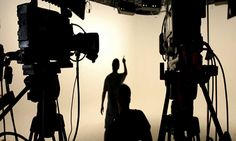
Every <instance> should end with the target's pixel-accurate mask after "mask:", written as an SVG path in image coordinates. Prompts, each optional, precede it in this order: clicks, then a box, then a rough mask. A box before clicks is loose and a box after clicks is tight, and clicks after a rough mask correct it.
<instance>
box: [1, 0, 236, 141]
mask: <svg viewBox="0 0 236 141" xmlns="http://www.w3.org/2000/svg"><path fill="white" fill-rule="evenodd" d="M2 3H3V2H2ZM2 3H1V4H2ZM41 3H44V4H48V5H49V6H48V7H42V6H41ZM14 4H15V3H13V2H12V4H8V5H11V7H13V6H14V7H15V8H16V11H15V12H16V14H15V16H16V18H17V21H13V22H15V25H14V26H17V31H16V32H15V33H16V36H17V40H11V42H16V43H15V44H18V47H11V48H10V47H8V46H7V45H6V41H4V39H5V38H3V36H0V37H1V38H0V81H1V95H0V110H1V111H0V124H1V125H0V126H1V127H0V140H1V141H10V140H15V141H22V140H24V141H47V140H53V141H57V140H58V141H69V140H73V141H78V140H80V141H100V140H101V141H102V140H104V141H116V140H117V141H153V140H157V141H166V140H168V141H171V140H175V141H203V140H206V141H231V140H234V138H235V139H236V137H235V131H232V130H230V129H235V127H234V126H235V125H233V124H231V122H230V121H231V118H230V117H231V116H230V115H231V113H230V111H233V110H231V109H230V108H232V107H233V106H232V103H229V101H230V102H233V101H232V100H230V99H229V98H228V93H227V87H226V86H227V85H226V82H227V80H226V76H227V73H225V71H224V67H223V65H224V64H223V63H222V62H221V57H224V56H222V54H221V56H220V57H219V56H218V55H217V53H216V52H215V48H214V47H212V46H211V44H213V45H215V44H214V40H213V38H210V33H211V32H210V29H211V28H210V27H211V26H209V25H210V24H209V23H210V22H209V21H210V20H209V19H210V18H209V17H210V16H211V15H210V14H211V13H209V11H210V10H212V11H213V10H215V9H217V8H215V9H214V7H226V8H224V10H225V13H226V14H225V17H224V18H225V19H224V20H225V21H228V22H227V23H226V24H229V22H230V20H231V21H233V20H235V17H236V1H235V0H42V1H40V0H28V2H25V1H24V2H22V3H20V4H17V5H14ZM93 4H95V5H96V6H95V8H96V7H100V14H99V10H97V11H98V12H97V13H98V16H96V15H95V16H94V17H95V18H89V19H88V20H89V21H90V22H91V26H90V27H88V26H87V28H91V29H90V30H92V32H87V31H86V30H85V28H84V27H83V26H81V24H80V23H76V22H75V21H80V22H81V23H83V22H85V21H86V20H87V17H86V15H87V14H92V12H93V10H96V9H95V8H94V7H93ZM1 7H4V6H3V5H1ZM51 7H55V9H56V10H55V9H53V8H51ZM107 7H108V8H110V9H109V10H110V11H111V13H112V12H113V11H115V12H114V14H116V15H117V17H114V16H113V18H114V19H111V18H112V16H106V15H105V14H107V15H108V14H111V13H108V12H102V11H103V10H104V9H106V8H107ZM9 8H10V7H9ZM93 8H94V9H93ZM6 9H7V7H6V8H4V9H3V10H0V12H1V13H2V15H4V16H2V15H1V17H0V33H1V32H4V31H5V30H4V28H5V27H11V26H12V25H11V24H10V23H9V25H8V23H7V24H4V22H3V18H2V17H7V16H9V17H11V15H10V14H7V13H6V11H5V10H6ZM226 9H227V10H226ZM112 10H113V11H112ZM115 18H117V19H115ZM9 19H10V18H9ZM74 19H77V20H74ZM150 19H151V20H150ZM134 21H136V22H134ZM150 21H151V22H152V21H158V24H156V23H151V22H150ZM100 22H101V24H100ZM149 24H150V27H148V25H149ZM213 24H217V23H212V25H213ZM143 25H145V26H143ZM203 25H204V27H203ZM93 26H94V28H93ZM97 27H98V28H97ZM99 27H102V28H99ZM212 27H214V26H212ZM234 27H235V25H234ZM222 28H226V27H222ZM76 29H78V30H76ZM203 29H206V31H205V32H203V31H202V30H203ZM130 30H134V31H130ZM218 30H220V29H218ZM218 30H217V31H218ZM78 31H79V32H78ZM118 33H122V35H121V34H118ZM152 33H153V34H152ZM106 34H108V36H106ZM149 34H150V35H149ZM219 34H221V33H217V35H219ZM222 34H223V33H222ZM235 34H236V33H235ZM153 35H155V36H153ZM4 36H6V37H7V36H8V34H6V35H5V32H4ZM212 36H213V35H212ZM229 36H230V35H229ZM8 38H11V37H8ZM119 38H120V39H119ZM220 38H221V40H224V39H223V38H227V37H220ZM227 39H228V38H227ZM212 40H213V42H211V43H210V41H212ZM150 42H154V43H150ZM106 46H107V47H106ZM117 46H119V47H117ZM140 46H144V47H140ZM151 46H153V47H151ZM9 48H10V49H9ZM14 48H15V50H14ZM225 50H227V49H224V51H225ZM217 51H218V52H221V51H219V50H217ZM224 51H222V52H224ZM227 51H228V50H227ZM153 52H154V53H153ZM152 53H153V54H152ZM224 55H225V54H224ZM152 56H154V57H152ZM119 57H122V59H120V61H119ZM226 57H227V55H226ZM233 57H234V56H232V58H233ZM114 58H115V59H114ZM84 59H85V60H84ZM231 61H232V59H231ZM109 63H110V66H112V72H111V73H109V69H110V68H108V67H107V66H109ZM232 63H233V62H232ZM80 64H82V65H80ZM86 64H87V65H86ZM104 64H105V65H104ZM227 65H228V64H227ZM19 66H20V67H21V70H20V71H17V72H16V71H15V70H17V69H18V70H19V68H15V67H19ZM81 66H82V67H81ZM85 67H87V68H88V69H86V70H85V69H84V68H85ZM230 67H233V64H231V65H230ZM120 68H124V72H120V70H119V69H120ZM151 69H153V70H151ZM156 69H157V70H156ZM72 70H73V71H72ZM228 70H229V68H228ZM228 70H227V72H230V71H231V70H230V71H228ZM64 71H70V72H73V73H74V76H75V78H70V76H71V74H70V73H67V74H66V75H64V74H63V73H64ZM232 71H233V69H232ZM80 72H81V73H80ZM106 73H109V75H107V74H106ZM68 74H70V75H68ZM233 74H234V72H232V78H231V79H233V78H234V77H233V76H234V75H233ZM60 75H64V77H66V78H67V79H68V80H69V81H70V82H69V83H68V81H63V79H61V78H62V77H61V76H60ZM218 75H220V76H223V77H222V79H217V76H218ZM15 76H16V77H17V78H19V76H21V77H20V78H22V80H17V83H21V82H22V84H23V88H20V91H18V90H19V88H18V89H17V90H15V89H14V88H15V86H16V85H21V84H16V83H15V81H16V80H15V79H14V77H15ZM101 77H102V78H101ZM104 78H105V79H104ZM86 79H87V80H86ZM154 79H155V80H154ZM80 80H82V83H80ZM219 80H222V82H220V83H218V81H219ZM61 84H67V85H69V86H71V87H72V90H71V91H72V92H69V91H68V90H64V88H65V87H67V86H64V85H61ZM219 84H221V85H223V86H222V87H223V88H221V90H218V85H219ZM85 85H86V87H84V86H85ZM231 85H234V84H232V83H231ZM12 86H14V87H12ZM21 86H22V85H21ZM222 89H223V90H222ZM233 89H234V87H233V86H232V87H230V90H231V91H232V90H233ZM80 90H82V91H80ZM218 91H219V92H218ZM76 92H77V93H76ZM65 93H66V94H65ZM70 93H72V96H71V95H70ZM152 93H153V94H152ZM220 93H223V94H220ZM229 93H233V92H230V91H229ZM91 94H93V95H91ZM62 95H63V98H61V96H62ZM75 95H76V96H77V103H76V104H75V101H74V97H75ZM218 95H219V98H217V97H218ZM198 97H201V100H202V102H201V104H202V105H205V106H202V107H201V105H197V104H195V103H196V102H198V101H199V100H198ZM222 97H224V98H225V101H223V100H222V99H223V98H222ZM229 97H233V96H231V95H230V96H229ZM234 97H235V96H234ZM24 99H27V100H24ZM68 99H69V100H70V99H71V101H69V102H68ZM218 99H219V101H220V102H219V103H217V102H218ZM22 101H24V102H22ZM222 101H223V102H222ZM26 102H27V103H28V105H30V104H32V105H33V104H34V105H35V106H34V112H31V111H24V110H26V109H23V108H19V109H20V110H18V109H17V110H15V109H16V108H17V107H19V106H20V105H21V104H22V103H26ZM105 102H107V105H105V104H104V103H105ZM222 103H223V104H222ZM64 104H67V107H66V106H65V105H64ZM73 104H75V105H77V107H76V108H74V109H73ZM218 104H221V107H218ZM59 105H60V106H59ZM68 105H69V106H68ZM94 105H95V106H94ZM145 105H146V106H145ZM147 105H148V106H147ZM222 105H223V106H222ZM59 107H60V108H59ZM222 107H226V108H224V109H223V108H222ZM66 108H67V109H66ZM99 108H100V109H99ZM200 108H202V109H200ZM75 109H76V110H75ZM195 109H196V111H200V112H198V113H200V114H202V113H205V114H204V116H202V115H200V117H199V116H198V114H195ZM199 109H200V110H199ZM222 109H223V110H222ZM21 110H23V111H24V112H25V113H27V112H29V113H30V115H34V116H32V117H31V116H28V115H26V114H25V116H24V117H27V120H28V119H30V121H27V124H29V125H27V126H25V127H29V128H28V129H25V128H24V133H21V127H18V126H17V125H18V122H19V120H17V119H20V120H22V122H23V121H24V120H26V119H24V118H22V117H19V116H16V115H18V114H17V113H16V111H17V112H20V111H21ZM73 110H74V111H73ZM220 110H222V111H224V112H218V111H220ZM23 111H22V112H23ZM234 111H235V110H234ZM99 112H100V113H99ZM86 114H87V115H86ZM234 114H236V113H232V115H234ZM64 115H66V116H64ZM94 115H96V116H94ZM222 115H223V117H224V118H222ZM84 121H86V122H84ZM83 122H84V123H83ZM230 125H231V127H230ZM92 127H94V128H92ZM203 128H204V130H203V131H202V129H203ZM83 130H84V131H86V132H87V133H86V135H85V134H84V132H83ZM25 131H26V132H27V133H25ZM231 131H232V132H231ZM233 132H234V133H233ZM83 136H86V137H84V138H86V139H81V138H83Z"/></svg>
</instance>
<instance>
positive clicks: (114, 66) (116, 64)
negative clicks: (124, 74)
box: [112, 58, 120, 72]
mask: <svg viewBox="0 0 236 141" xmlns="http://www.w3.org/2000/svg"><path fill="white" fill-rule="evenodd" d="M119 67H120V62H119V60H118V59H117V58H115V59H114V60H113V61H112V70H113V72H114V71H115V72H116V71H117V70H118V69H119Z"/></svg>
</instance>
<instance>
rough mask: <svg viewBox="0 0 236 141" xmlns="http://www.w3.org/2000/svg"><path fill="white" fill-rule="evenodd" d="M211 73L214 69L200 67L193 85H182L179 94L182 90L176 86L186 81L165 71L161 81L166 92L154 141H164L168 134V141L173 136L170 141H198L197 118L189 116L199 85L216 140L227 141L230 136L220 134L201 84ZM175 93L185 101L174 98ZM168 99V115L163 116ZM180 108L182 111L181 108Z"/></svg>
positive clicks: (177, 74)
mask: <svg viewBox="0 0 236 141" xmlns="http://www.w3.org/2000/svg"><path fill="white" fill-rule="evenodd" d="M215 70H216V66H203V69H202V71H201V72H199V73H198V74H196V76H197V77H195V78H196V81H194V82H193V83H191V82H190V83H189V84H186V83H185V84H184V86H188V87H185V89H186V90H181V89H182V88H184V87H183V85H182V84H179V83H183V82H184V81H185V80H186V78H184V77H183V76H184V75H185V74H180V73H179V72H174V71H167V72H166V73H165V76H162V78H165V82H166V88H167V89H166V96H165V102H164V107H163V113H162V119H161V124H160V130H159V136H158V141H165V136H166V133H167V134H168V141H170V140H171V135H174V139H175V140H176V141H192V140H196V141H200V127H199V121H198V118H197V117H194V116H193V100H194V99H195V98H196V92H197V84H199V86H200V87H201V89H202V92H203V95H204V97H205V100H206V103H207V107H208V109H209V111H210V113H211V116H212V119H213V122H214V124H215V128H216V131H217V134H218V136H219V140H220V141H231V137H230V134H229V133H228V132H227V131H226V132H224V133H223V131H222V128H221V126H220V123H219V120H218V118H217V114H216V112H215V110H214V107H213V105H212V102H211V99H210V97H209V93H208V90H207V88H206V86H205V83H207V81H208V80H209V79H210V76H211V75H216V72H215ZM209 71H210V72H209ZM212 72H213V73H212ZM181 78H182V79H184V80H180V79H181ZM187 79H188V78H187ZM179 92H183V93H182V94H185V96H183V97H185V98H183V97H178V94H180V93H179ZM187 92H188V95H189V96H190V97H188V96H187V98H186V94H187ZM176 95H177V96H176ZM181 98H183V99H181ZM170 99H172V100H173V101H172V110H171V114H169V115H167V110H168V105H169V100H170ZM180 99H181V100H180ZM179 101H181V104H180V103H178V102H179ZM180 105H181V106H183V107H181V106H180ZM208 140H210V139H208Z"/></svg>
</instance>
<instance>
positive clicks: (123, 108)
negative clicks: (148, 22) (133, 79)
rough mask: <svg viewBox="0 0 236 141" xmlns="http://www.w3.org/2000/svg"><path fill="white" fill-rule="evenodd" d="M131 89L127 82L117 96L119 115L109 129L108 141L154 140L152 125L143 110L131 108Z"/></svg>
mask: <svg viewBox="0 0 236 141" xmlns="http://www.w3.org/2000/svg"><path fill="white" fill-rule="evenodd" d="M130 97H131V91H130V88H129V87H128V86H127V85H126V84H122V85H121V86H120V88H119V93H118V97H117V103H118V109H119V116H118V117H117V119H116V120H114V121H113V122H112V124H111V126H110V128H109V129H108V130H107V136H106V138H105V140H106V141H152V135H151V132H150V129H151V126H150V124H149V122H148V120H147V118H146V116H145V115H144V113H143V112H142V111H141V110H137V109H130V108H129V104H130Z"/></svg>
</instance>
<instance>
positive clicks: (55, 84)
mask: <svg viewBox="0 0 236 141" xmlns="http://www.w3.org/2000/svg"><path fill="white" fill-rule="evenodd" d="M33 70H34V71H33V73H32V70H28V69H25V70H24V71H25V73H26V74H28V76H27V77H26V78H25V80H24V82H25V85H26V87H25V88H24V89H23V90H22V91H21V92H20V93H19V94H18V95H17V97H15V98H14V99H13V100H12V102H11V103H10V104H9V106H8V107H6V109H5V110H4V111H3V112H2V114H1V115H0V120H2V119H3V118H4V117H5V115H6V114H7V113H8V112H9V111H11V109H12V108H13V107H14V105H15V104H16V103H17V102H18V101H19V100H20V99H21V98H22V97H23V96H24V94H25V93H27V92H28V97H27V98H28V100H31V101H33V102H38V104H37V115H36V116H35V117H34V118H33V120H32V123H31V128H30V135H29V141H31V140H33V141H44V138H52V140H53V141H56V139H55V136H54V133H55V132H56V131H57V132H58V135H59V137H58V139H59V141H66V140H67V138H66V132H65V129H64V126H65V124H64V120H63V116H62V115H61V114H59V113H57V103H56V100H57V98H58V96H59V92H60V85H59V80H58V75H57V72H59V68H58V67H57V66H55V64H47V65H43V66H35V67H34V69H33ZM58 112H59V108H58Z"/></svg>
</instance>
